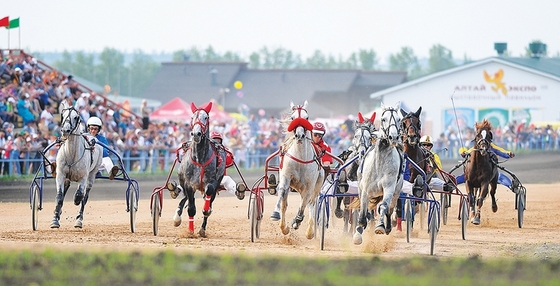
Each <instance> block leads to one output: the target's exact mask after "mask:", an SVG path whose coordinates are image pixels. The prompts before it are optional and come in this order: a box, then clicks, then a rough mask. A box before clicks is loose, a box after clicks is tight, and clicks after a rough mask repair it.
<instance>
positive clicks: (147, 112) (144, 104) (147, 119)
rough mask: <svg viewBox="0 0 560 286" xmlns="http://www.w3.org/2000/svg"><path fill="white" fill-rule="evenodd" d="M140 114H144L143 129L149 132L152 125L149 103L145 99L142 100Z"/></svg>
mask: <svg viewBox="0 0 560 286" xmlns="http://www.w3.org/2000/svg"><path fill="white" fill-rule="evenodd" d="M140 112H141V113H142V129H144V130H147V129H148V126H149V125H150V108H149V107H148V101H147V100H145V99H143V100H142V107H140Z"/></svg>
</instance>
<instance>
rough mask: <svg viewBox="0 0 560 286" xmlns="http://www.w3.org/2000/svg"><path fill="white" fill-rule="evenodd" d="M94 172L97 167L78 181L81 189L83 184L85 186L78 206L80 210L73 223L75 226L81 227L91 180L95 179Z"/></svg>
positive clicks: (91, 185)
mask: <svg viewBox="0 0 560 286" xmlns="http://www.w3.org/2000/svg"><path fill="white" fill-rule="evenodd" d="M96 174H97V168H96V169H95V170H94V171H92V172H91V173H89V176H88V177H87V178H83V179H82V181H81V182H80V187H81V188H82V189H83V188H84V185H85V186H86V187H85V189H86V192H85V195H84V197H83V199H82V202H81V203H82V205H81V206H80V212H79V213H78V216H77V217H76V222H75V223H74V227H75V228H82V226H83V224H82V221H83V219H84V209H85V207H86V204H87V201H88V198H89V192H90V191H91V187H93V181H94V180H95V175H96ZM86 184H87V185H86Z"/></svg>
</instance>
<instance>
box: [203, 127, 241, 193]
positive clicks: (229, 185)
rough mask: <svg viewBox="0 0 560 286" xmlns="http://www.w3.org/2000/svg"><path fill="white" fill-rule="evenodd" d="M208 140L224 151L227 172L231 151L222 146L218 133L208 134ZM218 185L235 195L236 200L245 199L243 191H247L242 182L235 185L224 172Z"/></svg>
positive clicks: (231, 164)
mask: <svg viewBox="0 0 560 286" xmlns="http://www.w3.org/2000/svg"><path fill="white" fill-rule="evenodd" d="M210 138H211V139H212V140H214V141H215V142H217V143H218V145H220V146H221V147H222V148H223V149H224V150H225V151H226V170H227V168H229V167H231V166H233V153H232V152H231V150H229V148H228V147H226V146H224V145H223V143H222V141H223V140H224V138H223V137H222V134H220V133H219V132H216V131H212V133H210ZM220 185H222V186H223V187H224V188H225V189H226V191H228V192H229V193H232V194H235V195H236V196H237V198H238V199H240V200H242V199H243V198H244V197H245V190H246V189H247V187H246V186H245V184H243V183H242V182H239V183H237V184H236V183H235V181H234V180H233V179H232V178H231V177H230V176H228V175H226V172H225V171H224V177H223V178H222V182H221V183H220Z"/></svg>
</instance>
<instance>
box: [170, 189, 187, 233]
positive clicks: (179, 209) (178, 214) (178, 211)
mask: <svg viewBox="0 0 560 286" xmlns="http://www.w3.org/2000/svg"><path fill="white" fill-rule="evenodd" d="M177 188H180V189H181V190H180V193H179V194H181V195H182V196H183V198H181V200H180V201H179V205H178V206H177V209H176V210H175V215H174V216H173V225H174V226H175V227H178V226H180V225H181V221H182V219H181V215H182V214H183V209H184V208H185V203H186V202H187V196H185V192H184V191H183V187H181V186H177Z"/></svg>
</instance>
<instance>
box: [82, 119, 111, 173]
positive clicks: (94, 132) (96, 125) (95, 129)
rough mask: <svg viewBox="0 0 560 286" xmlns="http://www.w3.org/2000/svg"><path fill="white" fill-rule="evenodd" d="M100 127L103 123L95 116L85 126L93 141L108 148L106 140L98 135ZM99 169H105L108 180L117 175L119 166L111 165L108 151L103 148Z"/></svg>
mask: <svg viewBox="0 0 560 286" xmlns="http://www.w3.org/2000/svg"><path fill="white" fill-rule="evenodd" d="M102 126H103V122H101V119H99V117H95V116H92V117H90V118H89V119H88V121H87V124H86V128H87V131H88V133H89V134H90V135H91V136H94V137H95V140H97V141H98V142H101V143H103V144H105V145H107V146H109V141H107V138H105V136H103V135H101V134H99V132H100V131H101V127H102ZM101 168H103V169H105V170H106V171H107V172H108V173H109V179H110V180H112V179H114V178H115V176H116V175H117V173H118V172H119V166H115V165H114V164H113V161H112V160H111V158H110V157H109V151H107V149H105V148H103V160H102V164H101Z"/></svg>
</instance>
